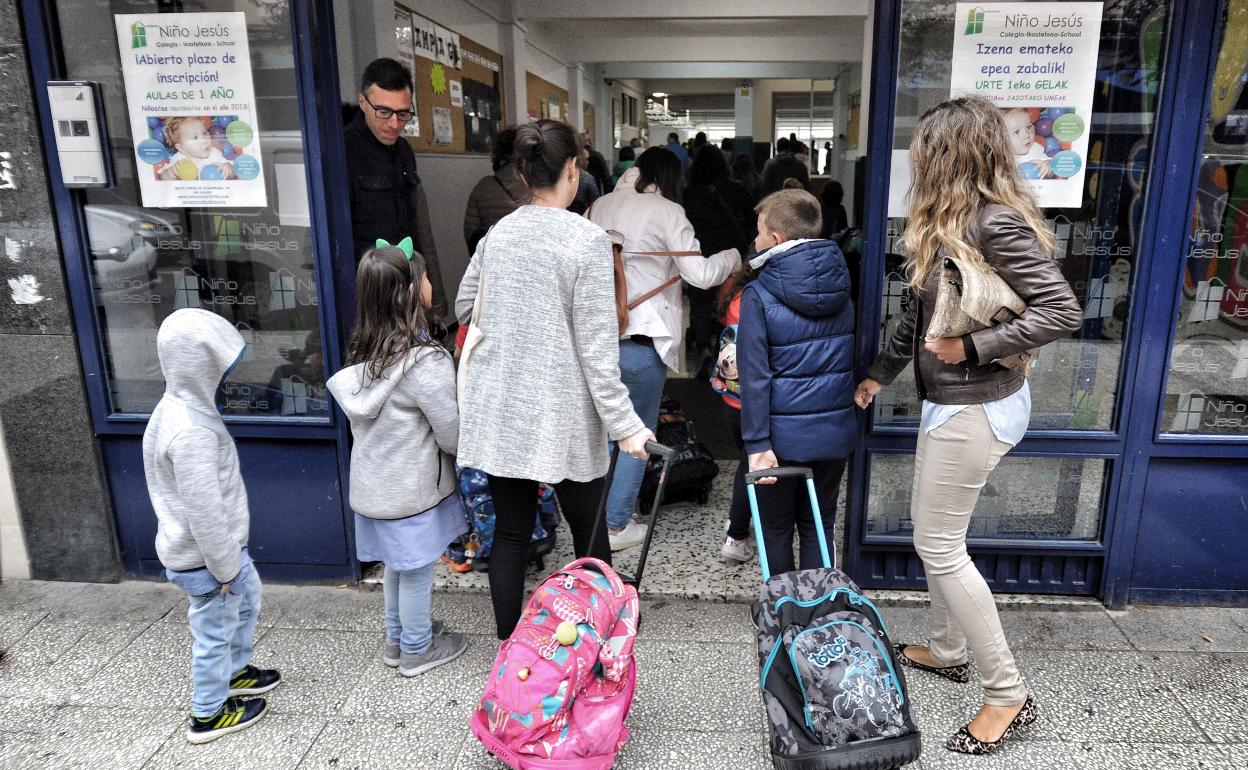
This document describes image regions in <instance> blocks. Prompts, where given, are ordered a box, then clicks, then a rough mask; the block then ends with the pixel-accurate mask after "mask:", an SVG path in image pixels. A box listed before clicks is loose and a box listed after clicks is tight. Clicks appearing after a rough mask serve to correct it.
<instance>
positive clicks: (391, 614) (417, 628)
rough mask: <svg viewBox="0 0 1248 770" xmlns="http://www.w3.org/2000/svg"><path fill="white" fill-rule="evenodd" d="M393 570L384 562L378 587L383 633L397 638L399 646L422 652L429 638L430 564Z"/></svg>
mask: <svg viewBox="0 0 1248 770" xmlns="http://www.w3.org/2000/svg"><path fill="white" fill-rule="evenodd" d="M434 564H436V562H431V563H429V564H426V565H425V566H423V567H419V568H417V569H408V570H397V569H393V568H391V567H390V566H389V565H386V577H385V582H384V583H383V584H382V588H383V591H384V595H385V600H386V636H387V637H389V638H390V639H398V640H399V649H400V650H402V651H403V652H406V653H409V654H411V653H416V654H417V655H423V654H424V653H425V652H427V651H428V650H429V643H430V642H431V641H433V618H432V617H431V615H430V611H431V609H432V603H433V565H434Z"/></svg>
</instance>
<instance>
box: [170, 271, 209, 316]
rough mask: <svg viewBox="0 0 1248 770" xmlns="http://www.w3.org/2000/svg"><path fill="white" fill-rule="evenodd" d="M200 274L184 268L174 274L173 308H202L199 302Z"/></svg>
mask: <svg viewBox="0 0 1248 770" xmlns="http://www.w3.org/2000/svg"><path fill="white" fill-rule="evenodd" d="M199 280H200V279H199V273H197V272H195V271H194V270H192V269H190V268H189V267H184V268H182V269H181V270H179V271H177V272H176V273H174V274H173V306H174V307H175V308H184V307H202V303H200V301H199Z"/></svg>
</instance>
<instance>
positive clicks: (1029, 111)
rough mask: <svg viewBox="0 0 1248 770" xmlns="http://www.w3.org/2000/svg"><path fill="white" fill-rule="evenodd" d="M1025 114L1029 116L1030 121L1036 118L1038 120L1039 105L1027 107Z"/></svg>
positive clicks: (1033, 121) (1034, 120)
mask: <svg viewBox="0 0 1248 770" xmlns="http://www.w3.org/2000/svg"><path fill="white" fill-rule="evenodd" d="M1027 114H1028V115H1029V116H1030V117H1031V122H1032V123H1035V122H1036V121H1037V120H1039V119H1040V108H1039V107H1028V108H1027Z"/></svg>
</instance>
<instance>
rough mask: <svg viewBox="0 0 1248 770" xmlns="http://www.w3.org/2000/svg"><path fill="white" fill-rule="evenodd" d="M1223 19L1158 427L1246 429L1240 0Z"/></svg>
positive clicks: (1247, 96) (1247, 102)
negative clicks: (1160, 420) (1163, 402)
mask: <svg viewBox="0 0 1248 770" xmlns="http://www.w3.org/2000/svg"><path fill="white" fill-rule="evenodd" d="M1222 28H1223V38H1222V46H1221V49H1220V51H1219V54H1218V63H1217V68H1216V70H1215V72H1214V76H1213V84H1212V86H1211V88H1212V94H1211V98H1210V104H1209V116H1208V120H1206V121H1205V140H1204V146H1203V149H1202V157H1201V163H1200V176H1199V180H1198V182H1197V185H1196V196H1195V201H1194V202H1193V206H1192V233H1191V238H1190V240H1189V241H1188V247H1187V258H1186V260H1185V261H1184V263H1183V278H1182V282H1181V285H1180V289H1179V291H1180V292H1181V293H1182V296H1181V300H1180V303H1179V313H1178V316H1177V317H1176V318H1175V335H1174V347H1173V349H1172V350H1171V353H1170V367H1169V379H1168V380H1167V383H1166V402H1165V413H1164V415H1163V417H1162V423H1161V431H1162V432H1163V433H1213V434H1222V435H1239V436H1248V88H1245V87H1244V85H1245V79H1246V74H1245V62H1248V36H1245V34H1244V32H1245V30H1246V29H1248V0H1232V1H1231V2H1230V3H1228V4H1227V9H1226V18H1225V20H1224V23H1223V27H1222Z"/></svg>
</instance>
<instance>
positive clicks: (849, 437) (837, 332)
mask: <svg viewBox="0 0 1248 770" xmlns="http://www.w3.org/2000/svg"><path fill="white" fill-rule="evenodd" d="M786 245H787V246H788V248H784V247H785V246H786ZM781 249H783V250H781ZM737 370H738V372H739V373H740V376H741V433H742V436H743V438H744V439H745V447H746V450H747V451H749V452H750V453H751V454H752V453H755V452H764V451H766V450H768V449H771V450H773V451H774V452H775V453H776V456H777V457H780V458H782V459H783V460H786V461H788V462H793V463H805V462H814V461H818V460H836V459H840V458H843V457H846V456H848V455H849V454H850V453H851V452H852V451H853V447H854V443H855V436H856V433H857V430H858V424H857V418H856V416H855V414H854V303H853V300H852V299H851V298H850V293H849V270H848V269H847V268H846V267H845V257H844V256H842V255H841V250H840V249H839V248H838V247H837V245H836V244H835V243H833V242H832V241H825V240H815V241H804V242H798V243H796V244H793V245H788V244H781V245H780V246H777V247H775V249H772V255H771V257H770V258H769V260H768V261H767V264H766V265H765V266H764V267H763V270H762V272H761V273H760V274H759V276H758V278H757V279H756V280H755V281H754V282H753V283H751V284H750V285H749V286H747V287H746V288H745V291H744V292H743V293H742V295H741V323H740V325H739V326H738V331H737Z"/></svg>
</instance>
